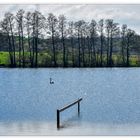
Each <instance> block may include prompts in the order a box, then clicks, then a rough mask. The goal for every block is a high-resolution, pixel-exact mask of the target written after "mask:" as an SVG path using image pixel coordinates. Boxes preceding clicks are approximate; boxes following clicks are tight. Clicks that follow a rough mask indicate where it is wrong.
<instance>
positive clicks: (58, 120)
mask: <svg viewBox="0 0 140 140" xmlns="http://www.w3.org/2000/svg"><path fill="white" fill-rule="evenodd" d="M57 128H58V129H59V128H60V112H59V110H57Z"/></svg>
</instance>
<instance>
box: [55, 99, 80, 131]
mask: <svg viewBox="0 0 140 140" xmlns="http://www.w3.org/2000/svg"><path fill="white" fill-rule="evenodd" d="M80 101H82V98H80V99H78V100H76V101H75V102H73V103H71V104H68V105H67V106H64V107H63V108H61V109H57V128H58V129H59V128H60V113H61V112H62V111H64V110H65V109H67V108H69V107H71V106H73V105H75V104H78V116H79V115H80Z"/></svg>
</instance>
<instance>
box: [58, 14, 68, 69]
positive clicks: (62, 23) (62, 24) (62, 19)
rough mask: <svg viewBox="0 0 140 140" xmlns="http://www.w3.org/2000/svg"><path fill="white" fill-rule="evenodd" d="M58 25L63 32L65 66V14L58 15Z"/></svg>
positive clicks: (64, 61)
mask: <svg viewBox="0 0 140 140" xmlns="http://www.w3.org/2000/svg"><path fill="white" fill-rule="evenodd" d="M58 23H59V25H58V27H59V32H60V33H61V40H62V46H63V66H64V67H66V66H67V63H68V62H66V46H65V35H66V17H65V16H64V15H60V16H59V17H58Z"/></svg>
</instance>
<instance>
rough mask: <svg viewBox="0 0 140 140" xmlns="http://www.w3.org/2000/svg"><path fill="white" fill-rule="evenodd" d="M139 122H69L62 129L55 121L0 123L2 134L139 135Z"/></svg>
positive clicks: (0, 132)
mask: <svg viewBox="0 0 140 140" xmlns="http://www.w3.org/2000/svg"><path fill="white" fill-rule="evenodd" d="M139 130H140V125H137V124H97V123H95V124H94V123H93V124H92V123H88V122H81V123H78V122H76V121H72V122H71V123H70V122H67V123H66V124H65V125H63V126H62V128H61V129H59V130H58V129H57V128H56V123H55V122H43V121H41V122H9V123H0V135H120V136H121V135H139V134H140V132H139Z"/></svg>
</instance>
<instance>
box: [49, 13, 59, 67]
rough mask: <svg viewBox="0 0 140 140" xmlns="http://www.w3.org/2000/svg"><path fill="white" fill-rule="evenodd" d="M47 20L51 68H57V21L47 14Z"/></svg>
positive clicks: (50, 14)
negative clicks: (51, 52)
mask: <svg viewBox="0 0 140 140" xmlns="http://www.w3.org/2000/svg"><path fill="white" fill-rule="evenodd" d="M47 20H48V28H49V31H50V34H51V40H52V48H53V49H52V50H53V56H52V61H53V66H57V63H56V48H55V35H56V30H57V23H58V20H57V18H56V17H55V16H54V15H53V14H52V13H49V16H48V19H47Z"/></svg>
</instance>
